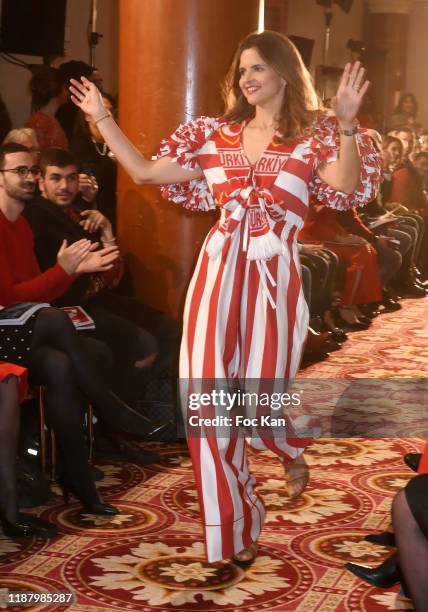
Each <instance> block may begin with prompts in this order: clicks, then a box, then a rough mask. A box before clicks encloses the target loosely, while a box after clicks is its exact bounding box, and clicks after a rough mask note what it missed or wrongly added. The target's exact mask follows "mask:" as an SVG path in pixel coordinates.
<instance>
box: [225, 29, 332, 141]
mask: <svg viewBox="0 0 428 612" xmlns="http://www.w3.org/2000/svg"><path fill="white" fill-rule="evenodd" d="M251 48H255V49H257V51H258V52H259V54H260V55H261V57H262V58H263V60H264V61H265V62H266V63H267V64H268V65H269V66H271V67H272V68H274V70H276V72H277V73H278V74H279V75H280V76H281V77H282V78H283V79H285V81H286V83H287V85H286V87H285V91H284V99H283V102H282V106H281V110H280V115H279V117H278V118H277V119H278V130H279V132H280V133H281V134H282V137H283V138H284V140H290V139H294V138H299V137H302V136H305V135H307V134H309V133H310V132H311V126H312V125H313V123H314V120H315V119H316V118H317V117H318V115H319V114H320V112H321V111H322V105H321V101H320V99H319V98H318V96H317V94H316V92H315V89H314V86H313V84H312V79H311V76H310V74H309V72H308V70H307V68H306V66H305V65H304V63H303V60H302V58H301V56H300V53H299V52H298V50H297V49H296V47H295V46H294V45H293V43H292V42H291V40H289V39H288V38H287V37H286V36H284V35H283V34H280V33H279V32H273V31H271V30H265V31H264V32H261V33H260V34H257V33H253V34H249V35H248V36H246V37H245V38H244V40H242V42H241V43H240V45H239V47H238V49H237V50H236V53H235V56H234V58H233V62H232V65H231V67H230V69H229V72H228V74H227V76H226V79H225V82H224V84H223V99H224V102H225V107H226V109H225V113H224V119H225V120H226V121H228V122H230V123H240V122H241V121H244V120H245V119H248V118H253V117H254V115H255V112H256V110H255V106H253V105H251V104H249V103H248V102H247V100H246V98H245V96H244V94H243V93H242V91H241V88H240V87H239V80H240V74H239V64H240V59H241V54H242V52H243V51H245V50H246V49H251Z"/></svg>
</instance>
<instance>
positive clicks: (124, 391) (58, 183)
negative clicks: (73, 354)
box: [25, 149, 177, 403]
mask: <svg viewBox="0 0 428 612" xmlns="http://www.w3.org/2000/svg"><path fill="white" fill-rule="evenodd" d="M40 165H41V172H42V175H41V178H40V181H39V185H40V190H41V194H42V196H41V197H39V198H37V199H36V200H35V201H34V202H33V203H32V204H31V206H28V207H27V208H26V210H25V217H26V219H27V220H28V222H29V223H30V225H31V227H32V230H33V234H34V240H35V253H36V256H37V259H38V263H39V265H40V268H41V269H42V270H47V269H49V268H50V267H51V266H52V265H53V264H54V262H55V258H56V253H57V250H58V248H59V247H60V245H61V244H62V241H63V240H64V239H65V240H67V242H68V243H69V244H74V243H76V241H80V240H84V239H89V240H93V241H97V242H101V244H103V245H104V246H108V245H112V244H115V237H114V234H113V230H112V226H111V223H110V221H109V219H107V217H105V216H104V215H102V213H101V212H99V211H97V210H85V211H83V212H81V213H79V212H78V211H77V210H76V208H75V204H76V200H77V199H78V198H79V195H78V181H77V164H76V161H75V159H74V157H73V156H72V154H71V153H69V152H68V151H64V150H61V149H48V150H46V151H45V153H44V154H43V155H42V157H41V160H40ZM78 208H79V207H78ZM122 273H123V262H122V260H118V261H117V262H116V263H115V267H114V268H113V269H112V270H109V271H108V272H103V273H101V274H96V275H94V274H86V275H81V276H80V278H79V279H77V280H76V281H75V282H74V283H73V285H71V286H70V287H69V288H67V289H66V291H64V293H63V294H62V295H61V296H58V297H57V299H56V300H55V304H57V305H81V306H83V307H84V309H85V310H86V311H87V312H88V313H89V315H90V316H91V317H92V318H93V319H94V321H95V330H94V331H91V332H87V333H88V334H89V335H90V336H91V337H96V338H98V339H99V340H101V341H102V342H104V343H106V344H107V345H108V346H109V347H110V349H111V352H112V353H113V356H114V363H115V373H116V380H115V386H114V389H115V390H116V391H117V393H118V394H119V395H120V396H121V397H124V398H126V399H127V401H129V402H134V403H136V402H137V401H138V400H139V399H141V393H142V388H143V387H144V383H145V381H146V374H145V372H144V370H145V369H146V368H147V367H148V366H149V365H151V364H153V362H154V361H155V358H156V357H157V367H160V366H162V367H165V366H167V365H169V361H170V360H171V356H172V352H173V350H174V341H175V339H176V336H177V331H176V325H175V323H174V322H173V321H171V320H170V319H168V318H167V317H166V316H165V315H163V314H162V313H160V312H157V311H155V310H154V309H151V308H149V307H148V306H145V305H143V304H141V303H139V302H138V301H137V300H135V299H133V298H128V297H125V296H122V295H119V294H118V293H114V292H112V291H111V289H113V288H114V287H115V286H117V284H118V283H119V281H120V279H121V276H122ZM147 329H150V332H151V333H149V332H148V331H146V330H147ZM152 334H154V336H155V337H156V339H155V338H154V337H153V335H152ZM157 353H158V355H157Z"/></svg>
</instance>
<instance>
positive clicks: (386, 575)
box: [345, 553, 402, 589]
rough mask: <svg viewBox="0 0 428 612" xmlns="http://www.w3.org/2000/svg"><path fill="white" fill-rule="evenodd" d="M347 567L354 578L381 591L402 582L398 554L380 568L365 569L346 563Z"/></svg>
mask: <svg viewBox="0 0 428 612" xmlns="http://www.w3.org/2000/svg"><path fill="white" fill-rule="evenodd" d="M345 567H346V569H348V570H349V571H350V572H352V573H353V574H354V576H357V577H358V578H361V580H364V581H365V582H368V583H369V584H371V585H373V586H375V587H379V588H380V589H389V588H390V587H392V586H394V585H395V584H398V583H399V582H400V581H401V580H402V576H401V572H400V568H399V565H398V555H397V553H394V554H393V555H391V556H390V557H388V559H386V561H384V562H383V563H382V564H381V565H379V567H374V568H371V567H364V566H363V565H357V564H356V563H346V565H345Z"/></svg>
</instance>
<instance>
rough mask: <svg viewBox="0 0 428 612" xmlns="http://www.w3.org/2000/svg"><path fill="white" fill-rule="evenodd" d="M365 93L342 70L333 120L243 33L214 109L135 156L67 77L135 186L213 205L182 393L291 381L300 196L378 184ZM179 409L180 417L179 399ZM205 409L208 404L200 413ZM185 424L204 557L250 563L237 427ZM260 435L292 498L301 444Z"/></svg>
mask: <svg viewBox="0 0 428 612" xmlns="http://www.w3.org/2000/svg"><path fill="white" fill-rule="evenodd" d="M367 86H368V83H367V82H364V70H363V69H362V68H361V66H360V65H359V64H358V63H357V64H355V65H354V66H350V65H347V66H346V68H345V71H344V75H343V78H342V81H341V83H340V86H339V89H338V92H337V96H336V97H335V99H334V100H333V108H334V113H335V116H333V115H332V116H327V115H326V114H325V113H322V112H321V110H320V107H319V104H318V100H317V96H316V94H315V92H314V90H313V87H312V84H311V80H310V77H309V74H308V72H307V70H306V69H305V67H304V65H303V63H302V60H301V58H300V56H299V54H298V52H297V50H296V49H295V47H294V46H293V45H292V43H291V42H290V41H289V40H288V39H287V38H286V37H285V36H282V35H281V34H278V33H276V32H269V31H266V32H263V33H261V34H251V35H249V36H248V37H246V38H245V39H244V41H243V42H242V43H241V45H240V46H239V48H238V50H237V52H236V56H235V60H234V62H233V64H232V67H231V70H230V74H229V77H228V80H227V91H226V93H227V98H226V99H227V109H226V113H225V115H224V116H223V117H222V118H221V119H212V118H207V117H202V118H200V119H197V120H195V121H191V122H190V123H187V124H186V125H184V126H180V127H179V128H178V129H177V130H176V132H174V134H172V136H170V137H169V138H168V139H166V140H165V141H163V142H162V144H161V149H160V152H159V156H158V159H157V160H156V161H148V160H146V159H145V158H144V157H143V156H142V155H141V154H140V153H139V152H138V151H137V150H136V149H135V148H134V147H133V146H132V144H131V143H130V142H129V140H128V139H127V138H126V137H125V136H124V134H123V133H122V132H121V130H120V129H119V127H118V126H117V125H116V124H115V122H114V121H113V118H112V117H111V115H110V114H109V113H108V111H106V109H105V108H104V107H103V105H102V99H101V97H100V95H99V92H98V90H97V89H96V87H95V86H94V85H93V84H92V83H90V82H89V81H87V80H86V79H84V78H82V79H81V82H78V81H72V87H71V92H72V94H73V100H74V102H75V103H76V104H77V105H78V106H80V108H81V109H82V110H83V111H84V112H85V113H87V114H89V115H91V116H92V117H93V119H94V120H95V121H96V122H97V125H98V127H99V129H100V131H101V132H102V134H103V137H104V139H105V141H106V142H107V143H108V146H109V147H110V149H111V150H112V151H113V152H114V153H115V155H116V156H117V158H118V160H119V162H120V163H122V164H123V166H124V167H125V168H126V170H127V171H128V172H129V173H130V175H131V176H132V177H133V178H134V180H135V181H136V182H137V183H140V184H141V183H146V184H160V185H163V187H162V191H163V195H164V196H165V197H166V198H167V199H170V200H172V201H174V202H176V203H178V204H181V205H183V206H185V207H186V208H189V209H192V210H210V209H212V208H215V207H219V208H220V211H221V218H220V221H219V222H218V223H216V225H215V226H214V227H213V229H212V230H211V231H210V232H209V234H208V236H207V237H206V240H205V242H204V245H203V247H202V249H201V252H200V255H199V259H198V263H197V265H196V269H195V272H194V274H193V277H192V280H191V282H190V286H189V289H188V293H187V299H186V305H185V311H184V330H183V339H182V345H181V355H180V379H181V381H185V382H186V385H187V387H188V390H191V391H194V390H195V389H198V390H202V391H207V390H209V391H212V390H213V388H214V387H215V386H216V385H217V382H218V381H219V382H218V384H219V386H220V387H222V386H223V385H224V384H225V383H226V384H228V383H231V384H232V385H233V384H234V383H238V385H239V386H240V387H241V388H243V389H246V388H247V384H246V381H251V382H252V383H253V382H254V381H259V382H260V385H261V388H262V387H263V381H269V382H268V385H267V386H268V387H269V384H271V383H272V385H273V387H275V388H276V384H277V382H278V381H280V383H281V382H282V383H283V381H284V380H288V379H292V378H293V377H294V376H295V374H296V372H297V369H298V367H299V362H300V357H301V353H302V347H303V344H304V341H305V336H306V330H307V324H308V308H307V305H306V303H305V300H304V296H303V292H302V287H301V279H300V265H299V259H298V253H297V244H296V243H297V235H298V231H299V230H300V228H301V227H302V225H303V221H304V218H305V215H306V211H307V207H308V202H309V196H310V194H313V195H314V196H316V197H317V198H318V199H319V200H321V201H323V202H325V203H326V204H327V205H328V206H332V207H335V208H337V209H345V208H348V207H350V206H357V205H363V204H364V203H366V202H367V201H370V199H372V198H373V197H374V194H375V192H376V189H377V187H378V184H379V164H378V160H377V157H376V154H375V151H374V149H373V148H372V146H371V143H370V140H369V138H367V137H366V136H365V134H364V132H363V131H362V130H359V129H357V128H356V127H355V122H354V119H355V116H356V114H357V112H358V109H359V106H360V104H361V100H362V97H363V95H364V93H365V91H366V89H367ZM183 409H184V412H185V419H186V420H187V416H188V412H189V414H190V410H188V409H189V402H186V401H185V402H184V405H183ZM257 410H258V408H257ZM198 414H199V416H200V415H201V411H199V413H198ZM217 414H218V407H217V406H216V405H213V403H212V402H211V403H209V404H208V405H207V406H204V409H203V411H202V415H203V416H204V417H206V416H215V415H217ZM257 414H258V412H257ZM189 429H190V432H189V434H188V443H189V448H190V452H191V456H192V462H193V467H194V471H195V477H196V482H197V487H198V493H199V501H200V507H201V514H202V517H203V522H204V529H205V541H206V549H207V556H208V560H209V561H211V562H213V561H217V560H220V559H226V558H230V557H234V558H235V559H237V560H238V561H246V560H248V559H251V558H253V557H254V556H255V554H256V545H255V543H256V541H257V538H258V536H259V534H260V531H261V528H262V525H263V520H264V515H265V511H264V507H263V503H262V501H261V499H260V498H259V497H258V495H257V494H256V492H255V491H254V484H255V479H254V478H253V477H252V476H251V475H250V474H249V471H248V466H247V458H246V446H245V439H244V436H243V435H239V434H240V432H239V431H236V430H237V429H239V428H237V427H232V429H233V430H234V431H233V433H231V434H230V435H225V434H224V428H221V433H216V428H215V427H214V426H210V425H209V424H205V422H203V423H202V424H199V425H198V426H196V427H193V428H189ZM270 433H271V432H269V431H266V429H263V430H262V429H260V428H256V433H255V435H253V437H252V439H251V444H252V446H254V447H255V448H257V449H269V450H271V451H273V452H274V453H276V454H277V456H278V457H279V458H280V459H281V461H283V462H284V463H285V464H287V463H290V466H291V467H290V468H289V471H290V472H291V474H292V475H294V478H293V477H292V478H291V480H294V482H291V489H292V490H291V494H292V495H296V494H298V493H300V492H301V490H302V489H303V488H304V486H305V484H306V481H307V475H306V471H305V469H304V462H303V461H302V459H301V458H300V459H299V457H300V456H301V453H302V452H303V449H304V447H305V445H306V444H307V441H304V440H299V439H295V438H294V439H293V440H291V439H290V436H288V438H287V436H286V435H285V428H283V429H282V430H281V435H279V436H278V434H277V433H276V434H275V435H270ZM292 460H294V461H292ZM293 469H294V473H293ZM297 469H300V477H298V478H296V477H295V476H296V470H297Z"/></svg>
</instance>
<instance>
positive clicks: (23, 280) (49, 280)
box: [0, 204, 74, 306]
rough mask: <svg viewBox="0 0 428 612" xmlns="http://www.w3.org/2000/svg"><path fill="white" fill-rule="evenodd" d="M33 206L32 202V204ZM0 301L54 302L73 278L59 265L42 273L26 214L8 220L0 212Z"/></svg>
mask: <svg viewBox="0 0 428 612" xmlns="http://www.w3.org/2000/svg"><path fill="white" fill-rule="evenodd" d="M30 206H31V204H30ZM0 262H1V264H0V304H1V305H2V306H9V305H10V304H14V303H16V302H51V301H52V300H55V299H56V298H58V297H60V296H61V295H62V294H63V293H65V291H66V290H67V289H68V288H69V286H70V285H71V283H72V282H73V280H74V277H72V276H70V275H68V274H67V273H66V272H65V271H64V270H63V268H61V266H60V265H59V264H55V265H54V266H52V267H51V268H48V269H47V270H46V271H45V272H43V273H41V272H40V268H39V264H38V263H37V259H36V256H35V254H34V237H33V232H32V231H31V228H30V226H29V225H28V222H27V220H26V219H24V218H23V217H19V219H17V221H9V220H8V219H6V217H5V216H4V214H3V212H2V211H0Z"/></svg>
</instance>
